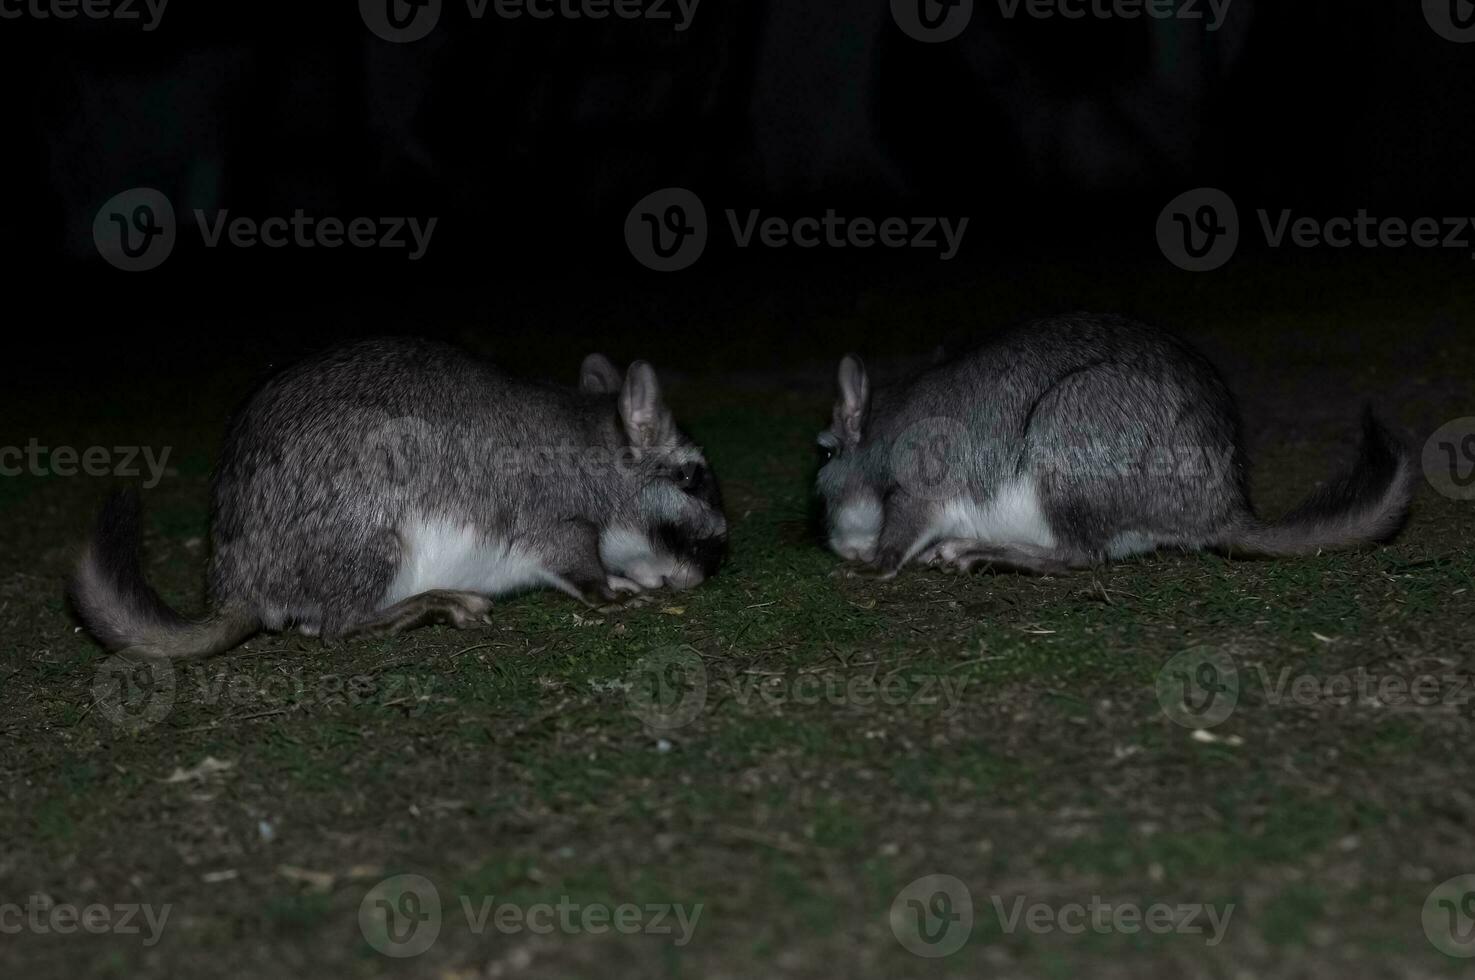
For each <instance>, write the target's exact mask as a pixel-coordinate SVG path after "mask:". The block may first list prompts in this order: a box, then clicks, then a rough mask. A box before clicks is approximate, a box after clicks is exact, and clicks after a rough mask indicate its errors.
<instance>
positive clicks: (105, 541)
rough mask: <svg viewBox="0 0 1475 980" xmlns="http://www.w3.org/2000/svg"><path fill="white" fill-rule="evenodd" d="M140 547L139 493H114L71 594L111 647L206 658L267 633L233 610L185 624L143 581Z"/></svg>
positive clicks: (93, 628) (252, 618)
mask: <svg viewBox="0 0 1475 980" xmlns="http://www.w3.org/2000/svg"><path fill="white" fill-rule="evenodd" d="M138 549H139V502H138V495H137V494H136V493H123V492H119V493H114V494H113V495H111V496H110V497H108V500H107V502H106V503H105V504H104V505H103V508H102V513H101V514H99V515H98V518H97V527H96V529H95V530H94V531H93V533H92V539H91V540H90V541H88V542H87V547H86V549H85V550H84V551H83V552H82V559H81V561H79V562H78V563H77V570H76V571H75V572H74V573H73V575H72V580H71V582H70V584H69V587H68V590H67V591H68V595H69V597H70V599H71V602H72V608H73V609H74V610H75V611H76V613H77V616H78V618H80V619H81V620H82V623H83V625H85V626H86V627H87V631H88V632H89V633H91V634H92V635H93V637H95V638H96V639H97V641H98V642H99V643H101V644H102V645H103V646H104V647H106V648H107V649H109V650H112V651H115V652H119V653H128V654H134V655H138V656H145V657H206V656H210V655H211V654H215V653H221V652H224V651H226V650H229V649H230V648H231V647H233V646H236V645H237V644H239V643H241V642H243V641H244V640H246V639H248V638H250V637H251V636H252V635H253V634H255V633H256V632H257V631H258V630H260V629H261V623H260V621H259V620H257V618H256V617H255V616H252V615H250V614H248V613H245V612H243V611H241V610H237V609H231V608H225V609H220V610H217V611H216V612H215V613H213V614H212V615H210V616H209V617H208V618H206V619H204V620H201V621H198V622H197V621H193V620H189V619H185V618H184V617H183V616H181V615H179V614H178V613H177V612H175V611H174V610H173V609H170V608H169V607H168V606H167V605H166V604H165V603H164V600H163V599H161V598H159V594H158V593H157V592H155V591H154V590H153V589H151V588H150V587H149V584H148V582H147V581H145V580H144V577H143V569H142V568H141V567H140V566H139V562H138Z"/></svg>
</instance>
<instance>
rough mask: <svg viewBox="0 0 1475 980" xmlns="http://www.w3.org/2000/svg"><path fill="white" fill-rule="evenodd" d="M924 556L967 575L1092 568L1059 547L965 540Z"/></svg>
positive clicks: (953, 541)
mask: <svg viewBox="0 0 1475 980" xmlns="http://www.w3.org/2000/svg"><path fill="white" fill-rule="evenodd" d="M923 557H924V558H925V559H926V562H927V564H928V565H931V566H932V567H934V568H941V569H943V570H944V571H948V572H959V573H962V574H965V575H966V574H970V573H972V572H975V571H978V570H980V569H983V568H988V569H990V570H993V571H1001V572H1022V573H1024V574H1027V575H1067V574H1069V573H1071V572H1075V571H1080V570H1081V569H1084V568H1089V567H1090V565H1091V562H1090V560H1089V559H1087V558H1086V556H1084V555H1082V554H1077V553H1073V552H1070V551H1067V550H1062V549H1058V548H1042V547H1039V546H1037V545H1029V544H990V543H988V542H986V541H974V540H967V539H962V538H953V539H949V540H947V541H939V542H938V543H937V544H935V545H933V546H931V547H930V548H928V549H927V551H926V552H925V553H924V555H923Z"/></svg>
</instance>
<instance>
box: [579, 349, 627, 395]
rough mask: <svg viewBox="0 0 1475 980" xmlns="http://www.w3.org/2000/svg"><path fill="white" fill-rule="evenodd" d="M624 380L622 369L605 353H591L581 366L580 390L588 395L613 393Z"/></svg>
mask: <svg viewBox="0 0 1475 980" xmlns="http://www.w3.org/2000/svg"><path fill="white" fill-rule="evenodd" d="M624 380H625V379H624V378H622V377H621V376H620V369H619V368H617V367H615V366H614V364H613V362H611V361H610V359H609V358H607V357H605V356H604V355H603V354H590V355H589V356H588V357H586V358H584V363H583V364H582V365H580V367H579V390H580V391H582V392H584V394H586V395H613V394H614V393H615V392H617V391H619V390H620V385H621V384H623V383H624Z"/></svg>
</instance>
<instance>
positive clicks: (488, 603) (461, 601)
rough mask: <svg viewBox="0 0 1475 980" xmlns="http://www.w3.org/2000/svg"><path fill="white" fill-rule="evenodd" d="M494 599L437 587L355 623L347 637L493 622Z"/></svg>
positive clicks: (460, 627)
mask: <svg viewBox="0 0 1475 980" xmlns="http://www.w3.org/2000/svg"><path fill="white" fill-rule="evenodd" d="M491 608H492V600H491V599H488V598H487V597H486V596H484V595H478V594H476V593H475V592H452V591H449V590H446V589H435V590H433V591H430V592H422V593H420V594H419V595H413V596H410V597H409V598H408V599H402V600H400V601H399V602H396V603H395V604H394V605H392V606H390V607H389V608H387V609H381V610H379V611H378V612H376V613H374V614H373V615H372V616H370V617H368V618H366V619H363V620H360V621H359V622H356V623H354V624H353V625H352V626H350V627H349V628H348V629H347V630H345V631H344V632H343V634H342V635H343V636H344V637H360V636H380V635H387V636H394V635H395V634H398V633H404V632H406V631H407V630H413V629H419V628H420V627H421V626H433V625H441V626H453V627H455V628H456V629H462V630H464V629H475V628H477V627H479V626H486V625H487V624H488V623H489V622H491V617H490V615H489V614H490V612H491Z"/></svg>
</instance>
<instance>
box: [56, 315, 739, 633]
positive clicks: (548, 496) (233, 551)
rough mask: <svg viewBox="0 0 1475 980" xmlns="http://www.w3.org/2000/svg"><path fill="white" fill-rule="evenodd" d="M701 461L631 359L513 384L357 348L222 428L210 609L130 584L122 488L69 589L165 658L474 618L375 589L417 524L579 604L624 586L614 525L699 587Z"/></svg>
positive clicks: (703, 571) (475, 367) (711, 537)
mask: <svg viewBox="0 0 1475 980" xmlns="http://www.w3.org/2000/svg"><path fill="white" fill-rule="evenodd" d="M705 465H706V464H705V459H704V458H703V456H702V454H701V452H700V450H699V449H698V448H697V447H696V446H694V445H693V444H692V443H691V441H690V439H688V438H687V437H686V436H685V435H683V434H682V433H681V431H680V430H679V429H678V428H677V426H676V425H675V422H674V420H673V419H672V417H671V413H670V411H669V410H668V409H667V408H666V404H665V402H664V400H663V398H662V396H661V392H660V388H659V384H658V383H657V381H656V376H655V373H654V371H652V370H651V368H650V366H649V365H648V364H645V363H644V362H636V363H635V364H633V365H631V368H630V370H629V372H628V373H627V374H625V375H622V374H621V373H620V372H619V371H618V370H616V369H615V368H614V366H613V365H612V364H610V363H609V361H608V360H606V359H605V358H603V357H602V356H599V355H591V356H590V357H589V358H587V359H586V360H585V362H584V364H583V365H582V367H581V369H580V380H579V385H578V387H577V388H572V387H562V386H555V385H542V384H532V383H526V382H523V381H518V380H514V379H513V378H510V377H508V376H507V375H505V374H503V373H501V372H500V371H498V370H496V369H495V368H493V367H491V366H490V365H488V364H485V363H483V362H481V361H478V360H476V359H473V358H471V357H469V356H468V355H466V354H465V353H463V352H461V351H459V350H458V349H456V348H454V347H450V346H448V345H444V344H441V343H436V342H431V341H425V340H413V339H379V340H371V341H363V342H358V343H353V344H349V345H346V346H342V347H339V348H336V349H334V350H331V351H328V352H326V353H324V354H322V355H320V356H318V357H315V358H312V359H310V360H308V361H305V362H303V363H301V364H298V365H296V366H294V367H292V368H289V369H288V370H286V371H285V372H283V373H282V374H280V375H278V376H277V377H276V378H274V379H272V380H271V381H269V382H268V383H267V384H266V385H265V386H263V387H262V388H261V389H260V390H259V391H258V392H257V393H256V394H255V395H254V396H253V397H252V398H251V399H250V400H249V402H248V403H247V404H246V405H245V407H244V408H243V409H242V410H241V411H240V412H239V413H238V414H237V416H236V417H235V418H234V419H233V420H232V421H231V424H230V426H229V429H228V431H227V434H226V439H225V448H224V452H223V455H222V458H221V460H220V464H219V466H218V468H217V470H216V472H215V476H214V479H213V482H212V499H213V507H212V529H211V530H212V544H213V553H212V556H211V560H210V569H209V593H210V606H211V613H210V615H209V616H208V617H207V618H206V619H204V620H203V621H200V622H197V623H195V622H190V621H188V620H185V619H184V618H182V617H180V616H178V615H177V614H175V613H174V612H173V611H172V610H170V609H169V608H168V607H167V606H166V605H165V604H164V603H163V602H162V601H161V600H159V598H158V596H157V595H156V594H154V593H153V592H152V590H150V589H149V587H148V585H147V584H146V583H145V582H144V580H143V576H142V574H141V572H140V571H139V568H138V561H137V557H136V550H137V514H136V511H137V505H136V501H132V500H129V499H127V498H118V499H115V500H112V501H110V502H109V504H108V505H107V506H106V507H105V508H104V511H103V514H102V516H101V518H100V519H99V523H98V530H97V532H96V533H95V535H94V537H93V540H92V541H91V542H90V544H89V545H88V547H87V549H86V551H85V552H84V555H83V559H82V561H81V563H80V565H79V567H78V570H77V573H76V576H75V578H74V580H73V585H72V599H73V603H74V606H75V608H76V610H77V612H78V613H79V615H80V618H81V619H82V621H83V622H84V623H85V624H86V625H87V627H88V628H89V629H90V630H91V632H92V634H93V635H94V636H95V637H96V638H97V639H98V640H100V641H101V642H102V643H103V644H104V645H105V646H107V647H109V648H110V649H114V650H121V649H126V650H130V651H133V652H138V653H142V654H149V655H165V656H185V655H204V654H210V653H215V652H219V651H221V650H224V649H228V648H229V647H231V646H233V645H235V644H237V643H239V642H241V641H242V640H244V639H245V638H247V637H249V636H250V635H251V634H252V633H254V632H255V631H257V630H258V629H260V628H262V627H265V628H267V629H273V630H275V629H283V628H289V627H296V628H298V629H301V630H302V631H303V632H306V633H312V634H320V635H322V636H323V637H324V638H325V639H330V640H331V639H335V638H337V637H340V636H343V635H345V634H347V633H349V632H351V631H362V630H364V629H365V628H369V627H382V628H384V629H388V630H396V629H402V628H405V627H406V626H407V625H412V624H414V623H416V622H420V621H422V620H438V621H447V622H450V623H452V624H454V625H468V624H470V623H473V622H476V621H479V620H480V618H481V615H482V614H483V612H484V609H483V608H482V606H481V605H480V604H479V603H476V602H474V599H475V597H470V598H469V599H468V598H467V597H466V596H465V595H464V594H458V593H455V592H451V591H434V592H428V593H425V594H424V595H423V596H419V597H409V598H406V599H404V600H403V601H399V602H398V604H397V605H396V604H394V603H393V602H391V601H390V598H391V597H389V596H388V595H387V590H388V589H389V587H390V585H391V583H393V582H394V581H395V578H396V575H397V573H398V572H399V570H400V564H401V558H402V553H403V550H404V548H405V538H404V535H405V533H406V529H407V527H408V526H410V525H411V524H412V523H413V522H414V521H415V520H416V519H417V518H418V519H434V520H437V521H443V522H448V523H449V524H450V525H452V526H456V527H469V528H471V529H473V530H474V533H475V535H476V536H477V540H486V541H493V542H500V543H503V544H514V545H516V546H517V547H518V548H520V549H522V550H523V551H525V552H528V553H531V554H533V555H535V556H536V557H537V558H538V559H539V563H540V564H541V565H542V566H543V567H545V568H547V569H548V570H549V571H551V572H553V573H555V574H556V575H557V576H559V577H560V578H561V580H562V583H563V584H562V586H561V587H567V588H568V589H569V591H572V592H574V593H575V594H577V595H578V596H579V597H581V598H583V599H584V600H585V601H587V602H590V603H596V602H602V601H606V600H609V599H612V598H614V597H615V596H616V594H617V591H618V590H619V589H620V588H624V587H626V586H630V585H631V583H629V582H628V581H627V580H625V579H623V578H622V577H621V570H620V569H611V568H606V567H605V564H604V562H603V561H602V560H601V554H600V548H599V545H600V535H601V532H604V531H606V530H608V529H610V528H621V527H628V528H631V529H633V530H634V531H636V532H638V534H639V535H642V536H643V537H644V539H645V540H646V541H648V542H649V543H650V547H651V548H652V550H653V551H655V552H657V553H659V554H661V555H663V556H667V557H669V558H670V559H671V560H672V561H673V562H674V566H673V567H675V568H678V569H680V570H681V571H682V575H681V579H682V583H683V584H687V585H689V584H695V582H696V581H699V580H700V579H701V578H704V577H706V576H709V575H711V574H712V573H713V572H715V570H716V566H717V564H718V563H719V562H720V560H721V557H722V554H723V552H724V548H725V542H726V535H727V525H726V521H725V519H724V517H723V515H722V509H721V499H720V493H719V491H718V488H717V483H716V481H715V478H712V477H711V476H710V474H709V473H707V472H706V469H705ZM693 475H695V476H696V477H697V479H696V480H695V481H693ZM386 607H389V608H386Z"/></svg>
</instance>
